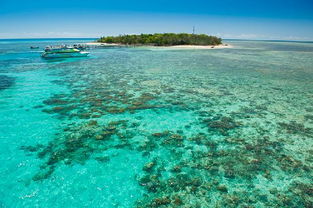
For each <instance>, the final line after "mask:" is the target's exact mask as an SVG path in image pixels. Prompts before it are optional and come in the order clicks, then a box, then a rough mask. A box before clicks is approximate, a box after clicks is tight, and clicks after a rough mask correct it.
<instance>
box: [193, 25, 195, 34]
mask: <svg viewBox="0 0 313 208" xmlns="http://www.w3.org/2000/svg"><path fill="white" fill-rule="evenodd" d="M192 34H195V26H193V27H192Z"/></svg>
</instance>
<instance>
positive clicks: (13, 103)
mask: <svg viewBox="0 0 313 208" xmlns="http://www.w3.org/2000/svg"><path fill="white" fill-rule="evenodd" d="M86 41H87V40H20V41H16V40H0V160H1V165H0V175H1V180H0V207H1V208H7V207H8V208H11V207H21V208H22V207H23V208H28V207H31V208H33V207H40V208H41V207H44V208H50V207H51V208H56V207H73V208H74V207H75V208H79V207H105V208H111V207H112V208H116V207H117V208H122V207H125V208H126V207H185V208H187V207H189V208H194V207H195V208H197V207H312V203H313V195H312V193H313V185H312V177H313V175H312V173H313V168H312V163H313V157H312V154H313V149H312V138H313V58H312V57H313V44H312V43H297V42H262V41H225V42H226V43H229V44H231V45H233V46H234V48H229V49H217V50H181V49H180V50H177V49H176V50H175V49H168V48H106V49H92V50H91V51H90V52H91V55H90V57H88V58H78V59H77V58H76V59H66V60H50V61H49V60H44V59H42V58H40V52H41V50H42V48H43V47H44V46H46V45H49V44H60V43H77V42H86ZM87 42H88V41H87ZM32 45H36V46H40V48H41V49H38V50H36V49H29V48H30V46H32Z"/></svg>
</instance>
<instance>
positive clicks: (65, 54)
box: [41, 46, 89, 58]
mask: <svg viewBox="0 0 313 208" xmlns="http://www.w3.org/2000/svg"><path fill="white" fill-rule="evenodd" d="M88 55H89V52H87V51H82V50H79V49H77V48H73V47H68V46H59V47H51V46H49V47H46V49H45V52H44V53H43V54H42V55H41V56H42V57H43V58H72V57H86V56H88Z"/></svg>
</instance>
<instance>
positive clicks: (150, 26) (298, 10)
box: [0, 0, 313, 40]
mask: <svg viewBox="0 0 313 208" xmlns="http://www.w3.org/2000/svg"><path fill="white" fill-rule="evenodd" d="M193 26H195V32H196V33H205V34H210V35H217V36H219V37H222V38H225V39H232V38H234V39H264V40H267V39H271V40H313V0H262V1H261V0H189V1H185V0H154V1H153V0H145V1H143V0H136V1H132V0H110V1H107V0H0V38H60V37H64V38H66V37H73V38H74V37H78V38H80V37H92V38H93V37H94V38H97V37H100V36H107V35H119V34H140V33H165V32H175V33H176V32H177V33H178V32H187V33H192V28H193Z"/></svg>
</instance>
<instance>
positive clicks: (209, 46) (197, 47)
mask: <svg viewBox="0 0 313 208" xmlns="http://www.w3.org/2000/svg"><path fill="white" fill-rule="evenodd" d="M85 44H86V45H88V46H94V47H151V48H169V49H170V48H173V49H223V48H233V46H232V45H229V44H220V45H173V46H149V45H124V44H118V43H98V42H91V43H85Z"/></svg>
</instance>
